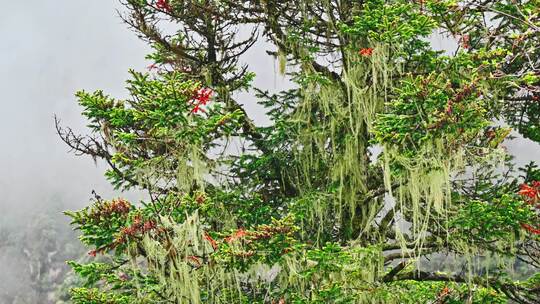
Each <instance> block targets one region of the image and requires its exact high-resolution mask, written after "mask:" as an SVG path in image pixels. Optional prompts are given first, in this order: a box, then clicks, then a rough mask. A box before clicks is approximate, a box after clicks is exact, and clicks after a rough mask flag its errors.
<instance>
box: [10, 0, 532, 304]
mask: <svg viewBox="0 0 540 304" xmlns="http://www.w3.org/2000/svg"><path fill="white" fill-rule="evenodd" d="M0 7H1V9H0V37H2V40H1V42H0V67H1V70H0V92H1V95H0V104H1V107H0V109H1V111H2V112H1V113H2V119H0V130H1V131H2V138H1V140H0V210H1V212H0V281H1V282H2V283H0V304H3V302H2V301H3V300H2V295H6V294H14V293H21V292H22V291H21V290H23V289H24V288H25V284H27V283H26V282H27V280H28V278H27V277H24V275H23V273H24V271H22V270H21V269H22V268H25V269H26V268H28V265H27V264H26V261H27V259H28V258H27V257H25V256H24V254H23V252H25V251H24V250H26V251H29V250H30V249H28V248H30V247H31V246H35V245H36V244H37V243H36V242H39V241H40V242H45V241H47V240H48V239H47V237H46V236H43V235H40V237H38V236H36V235H33V233H34V232H32V231H34V230H32V227H42V226H36V225H38V224H39V225H41V224H40V223H41V222H40V221H48V222H47V224H46V225H45V226H47V225H48V226H47V227H52V228H50V229H52V230H54V229H57V230H58V229H65V230H66V231H68V227H67V224H66V223H65V221H64V220H62V219H63V216H61V215H60V211H61V210H65V209H75V208H79V207H82V206H84V205H86V204H87V203H88V202H89V200H90V198H91V197H92V194H91V192H92V190H95V191H96V192H97V193H99V194H100V195H101V196H103V197H115V196H119V195H122V196H126V197H128V198H129V199H131V200H133V201H137V200H139V199H141V198H142V197H143V195H142V194H139V193H124V194H121V193H119V192H117V191H114V190H113V189H112V187H111V186H110V185H109V184H108V182H107V181H106V180H105V179H104V177H103V171H104V166H102V165H101V164H99V163H98V164H97V165H96V164H95V163H94V162H93V160H92V159H90V158H88V157H77V156H75V155H74V154H72V153H68V152H69V149H68V148H67V147H66V146H65V145H64V144H63V143H62V142H61V140H60V139H59V137H58V136H57V135H56V133H55V128H54V120H53V116H54V115H55V114H56V115H57V116H58V117H59V118H60V119H61V120H62V124H63V125H67V126H70V127H73V128H74V130H76V131H80V132H83V133H84V132H85V121H84V120H83V118H82V116H81V115H80V110H81V109H80V108H79V107H78V106H77V104H76V100H75V98H74V93H75V92H76V91H77V90H80V89H85V90H89V91H91V90H95V89H103V90H104V91H105V92H106V93H108V94H110V95H112V96H115V97H126V95H125V94H126V91H125V89H124V86H125V85H124V81H125V80H126V79H127V78H128V72H127V71H128V69H130V68H134V69H136V70H140V71H141V70H144V69H146V67H147V66H148V65H149V64H150V63H149V62H147V61H145V60H144V56H145V55H146V54H147V53H148V52H149V51H150V49H149V48H148V46H147V45H146V44H145V43H144V42H142V41H140V40H138V39H137V37H136V35H135V34H134V33H133V32H131V31H130V30H129V29H128V28H127V26H126V25H125V24H123V23H122V21H121V20H120V18H119V17H118V13H117V12H116V10H117V9H120V5H119V4H118V2H117V1H111V0H107V1H104V0H101V1H95V0H94V1H89V0H47V1H43V0H26V1H7V0H0ZM264 47H265V45H264V42H263V41H261V43H259V45H258V46H257V47H256V48H254V49H253V50H250V51H249V52H248V53H247V54H246V58H245V60H246V61H247V62H252V63H256V64H253V65H252V70H253V71H255V73H256V74H257V78H256V83H255V84H256V85H257V86H260V87H265V88H269V89H276V88H283V87H285V86H287V85H288V83H287V81H286V80H284V79H283V78H282V77H281V76H275V75H276V73H274V72H273V69H275V62H274V61H273V60H272V59H271V58H270V57H268V56H266V54H264ZM263 56H264V57H263ZM256 58H257V60H255V59H256ZM261 58H264V59H263V60H261ZM242 103H244V104H246V107H247V110H248V112H249V113H250V114H252V115H253V116H254V117H255V119H256V121H257V122H258V123H265V122H266V121H265V119H264V115H262V113H261V109H260V108H258V107H257V106H256V105H254V102H253V100H250V98H249V96H248V95H242ZM507 145H508V148H509V151H510V152H511V153H513V154H515V155H516V156H517V160H518V163H519V164H524V163H526V162H528V161H530V160H537V161H538V160H540V149H539V148H538V147H537V146H536V147H535V148H534V149H532V144H531V143H530V142H529V141H527V140H524V139H519V138H518V139H516V140H513V141H511V142H509V143H508V144H507ZM40 214H47V216H46V218H44V217H43V216H40ZM58 227H61V228H58ZM39 229H40V233H45V232H47V231H48V230H46V229H45V230H44V229H41V228H39ZM7 233H15V234H17V233H19V234H20V235H23V236H22V237H21V238H16V239H13V238H9V237H8V238H7V239H8V240H11V241H14V240H15V241H14V242H19V244H18V245H20V246H19V247H17V248H19V249H20V250H19V249H6V248H7V247H3V244H2V235H3V234H7ZM55 233H56V234H54V233H53V234H51V235H52V236H51V235H49V236H50V237H51V238H52V239H54V238H58V237H65V236H58V231H56V232H55ZM68 236H69V235H68ZM33 237H34V238H36V237H37V239H35V240H34V239H33ZM23 241H24V242H25V243H21V242H23ZM32 242H34V243H32ZM42 245H43V246H47V244H42ZM70 250H71V249H70ZM73 250H74V252H76V249H73ZM30 251H31V250H30ZM68 251H69V250H68ZM4 282H6V283H4ZM4 301H5V300H4ZM19 303H26V302H24V301H23V300H19Z"/></svg>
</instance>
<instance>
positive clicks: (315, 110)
mask: <svg viewBox="0 0 540 304" xmlns="http://www.w3.org/2000/svg"><path fill="white" fill-rule="evenodd" d="M373 44H374V45H375V47H374V48H373V52H372V54H370V56H369V57H367V56H362V55H360V54H358V53H357V51H349V52H348V53H347V56H348V57H349V58H348V62H349V64H348V65H347V66H345V67H344V68H343V69H342V73H343V78H342V79H343V82H342V83H341V82H336V81H333V80H329V79H327V78H325V77H322V76H321V75H319V74H317V73H315V74H309V73H308V76H307V77H308V79H307V80H306V81H305V85H304V87H303V88H302V89H301V91H302V97H303V98H302V100H301V103H300V105H299V107H298V109H297V112H296V113H295V116H294V120H295V121H297V122H298V124H299V126H300V127H299V134H298V145H297V147H296V153H295V155H296V158H297V163H299V164H300V167H301V168H300V172H302V173H303V174H302V175H303V177H304V180H303V181H300V183H301V185H302V186H301V187H299V188H301V189H306V190H307V191H308V192H309V193H312V191H328V190H329V191H330V193H331V194H332V195H333V198H332V199H330V203H325V204H320V200H315V201H314V205H313V208H312V210H313V214H315V215H316V218H317V221H319V222H320V221H322V222H324V219H323V218H321V216H322V215H324V217H326V218H331V220H332V221H334V222H335V223H336V225H338V226H339V227H340V228H339V229H342V230H347V231H345V232H344V233H345V234H348V235H347V236H345V237H346V238H348V239H351V238H353V236H352V234H351V233H352V231H353V230H357V231H358V230H360V231H362V230H365V229H367V226H368V225H369V224H368V223H369V219H370V218H373V217H374V215H375V213H376V211H375V210H378V209H379V207H380V204H379V203H374V204H369V205H363V206H359V204H360V202H361V201H362V200H363V197H364V196H365V194H366V193H367V191H368V189H367V181H366V179H367V172H368V166H369V155H368V148H369V144H368V141H369V133H370V128H371V126H372V125H373V121H374V120H375V118H376V114H377V113H379V112H380V111H381V110H382V108H383V106H384V103H385V101H386V98H387V96H388V92H387V91H388V90H389V88H390V87H391V79H392V74H393V73H394V72H395V71H397V70H399V69H398V68H396V66H397V65H395V64H392V62H391V61H390V58H389V51H388V48H387V47H386V46H384V45H382V44H376V43H373ZM309 75H312V78H310V76H309ZM308 192H306V193H308ZM322 208H325V210H322ZM359 211H360V212H361V213H362V214H356V213H357V212H359ZM310 218H311V219H314V217H313V216H311V217H310ZM308 224H309V225H311V226H313V225H316V226H319V225H318V224H317V222H311V223H308ZM345 226H349V228H345ZM355 237H356V236H355Z"/></svg>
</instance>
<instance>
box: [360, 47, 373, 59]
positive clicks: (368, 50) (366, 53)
mask: <svg viewBox="0 0 540 304" xmlns="http://www.w3.org/2000/svg"><path fill="white" fill-rule="evenodd" d="M358 53H359V54H360V55H362V56H364V57H368V56H371V55H372V54H373V48H363V49H360V51H359V52H358Z"/></svg>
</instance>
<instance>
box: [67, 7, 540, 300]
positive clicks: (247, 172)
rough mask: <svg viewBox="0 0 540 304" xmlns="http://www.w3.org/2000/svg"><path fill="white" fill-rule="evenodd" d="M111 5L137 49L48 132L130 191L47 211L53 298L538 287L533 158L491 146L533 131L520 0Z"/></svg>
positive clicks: (500, 294)
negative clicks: (63, 283) (61, 236)
mask: <svg viewBox="0 0 540 304" xmlns="http://www.w3.org/2000/svg"><path fill="white" fill-rule="evenodd" d="M123 4H124V6H125V13H124V14H123V15H122V18H123V20H124V21H125V22H126V23H127V24H128V25H129V26H130V27H131V28H132V29H133V30H135V32H136V33H137V34H138V35H139V36H140V37H141V38H142V39H144V40H146V41H147V42H148V43H149V44H150V45H151V46H152V48H153V50H154V52H153V53H152V54H149V55H148V57H147V58H148V59H149V60H151V61H152V62H153V64H152V65H151V66H149V70H148V71H141V72H138V71H131V79H129V80H128V81H127V90H128V91H129V94H130V97H129V98H127V99H116V98H114V97H111V96H108V95H106V93H104V92H102V91H96V92H86V91H80V92H78V93H77V98H78V102H79V104H80V105H81V106H82V108H83V113H82V114H83V115H84V116H85V117H86V119H87V120H88V122H89V125H88V127H89V129H90V133H89V134H88V135H78V134H75V133H74V132H72V131H71V129H69V128H66V127H64V126H62V125H61V124H60V122H59V120H57V130H58V133H59V135H60V136H61V137H62V139H63V140H64V141H65V142H66V144H67V145H69V146H70V147H71V148H72V149H73V150H74V151H75V152H77V153H79V154H84V155H89V156H91V157H93V158H94V159H101V160H104V161H105V162H106V163H107V164H108V165H109V170H108V171H107V172H106V174H105V175H106V177H107V178H108V179H109V180H110V181H111V183H112V184H113V185H114V186H116V187H117V188H118V189H119V190H129V189H140V190H144V191H146V192H147V194H148V196H147V197H148V199H147V200H146V201H143V202H128V201H126V200H125V199H122V198H120V197H118V198H109V199H103V198H101V197H99V196H96V199H95V201H93V202H91V204H90V205H89V206H88V207H87V208H85V209H83V210H80V211H73V212H66V214H67V215H69V216H70V217H71V218H72V221H73V225H74V227H75V228H76V229H78V230H80V232H81V236H80V240H81V241H82V242H83V243H84V244H85V245H86V246H88V248H89V255H90V257H89V258H85V259H82V260H84V262H83V261H82V260H81V261H72V262H70V265H71V266H72V268H73V269H74V271H75V272H76V273H77V274H79V275H80V276H81V280H80V282H79V285H78V286H75V287H73V288H72V290H71V297H72V300H73V302H74V303H96V304H98V303H110V304H112V303H189V304H191V303H193V304H197V303H276V304H278V303H279V304H285V303H506V302H508V301H514V302H516V303H538V302H540V275H539V274H538V269H539V267H540V243H539V241H540V213H539V212H538V210H539V209H540V169H539V168H538V167H536V165H535V164H534V163H531V164H529V165H528V166H526V167H524V168H517V167H516V166H515V165H514V164H513V160H512V157H511V156H510V155H508V154H507V152H506V151H505V148H504V141H505V139H506V138H507V137H509V136H510V134H516V135H517V136H523V137H525V138H528V139H530V140H532V141H536V142H540V125H539V122H540V120H539V119H540V58H539V56H540V48H539V45H540V2H539V1H537V0H524V1H480V0H470V1H451V0H440V1H437V0H420V1H405V0H388V1H384V0H369V1H351V0H297V1H283V0H281V1H278V0H260V1H259V0H247V1H238V0H158V1H146V0H124V1H123ZM434 39H445V40H447V41H449V42H450V43H449V44H452V47H450V49H446V50H437V49H435V48H434V46H433V43H432V41H433V40H434ZM257 41H266V42H268V45H269V48H270V49H268V50H266V52H263V53H261V54H259V56H260V58H261V60H277V62H278V64H279V73H281V74H282V75H284V76H285V77H287V78H288V79H290V80H291V81H292V82H293V83H294V84H295V86H294V88H293V89H289V90H284V91H281V92H269V91H266V90H263V89H261V88H256V87H254V85H253V84H252V83H253V79H255V77H257V76H256V75H255V74H254V73H253V72H251V71H250V67H249V66H247V65H243V64H242V62H244V60H243V56H244V54H245V53H246V52H247V51H248V50H249V49H251V48H252V47H254V45H255V44H256V43H257ZM262 58H264V59H262ZM243 91H245V92H248V93H249V94H239V93H240V92H243ZM246 96H249V97H246ZM246 98H247V99H246ZM254 102H257V103H259V104H260V105H261V106H262V107H264V109H265V110H266V116H267V117H268V119H270V121H271V124H270V125H269V126H260V125H259V124H258V123H257V121H254V119H253V117H250V116H249V115H248V113H247V112H246V110H245V109H244V108H243V105H245V104H247V103H254ZM512 130H514V131H515V133H511V131H512ZM119 196H120V193H119Z"/></svg>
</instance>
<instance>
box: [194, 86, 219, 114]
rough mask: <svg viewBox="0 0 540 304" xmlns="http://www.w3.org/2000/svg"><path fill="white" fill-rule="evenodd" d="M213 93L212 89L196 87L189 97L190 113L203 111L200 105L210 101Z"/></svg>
mask: <svg viewBox="0 0 540 304" xmlns="http://www.w3.org/2000/svg"><path fill="white" fill-rule="evenodd" d="M213 93H214V92H213V91H212V89H209V88H200V89H198V90H197V91H196V92H195V94H194V95H193V97H192V98H191V105H193V109H192V110H191V113H198V112H199V111H201V112H204V109H203V108H202V106H205V105H207V104H208V102H210V98H211V97H212V94H213Z"/></svg>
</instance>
